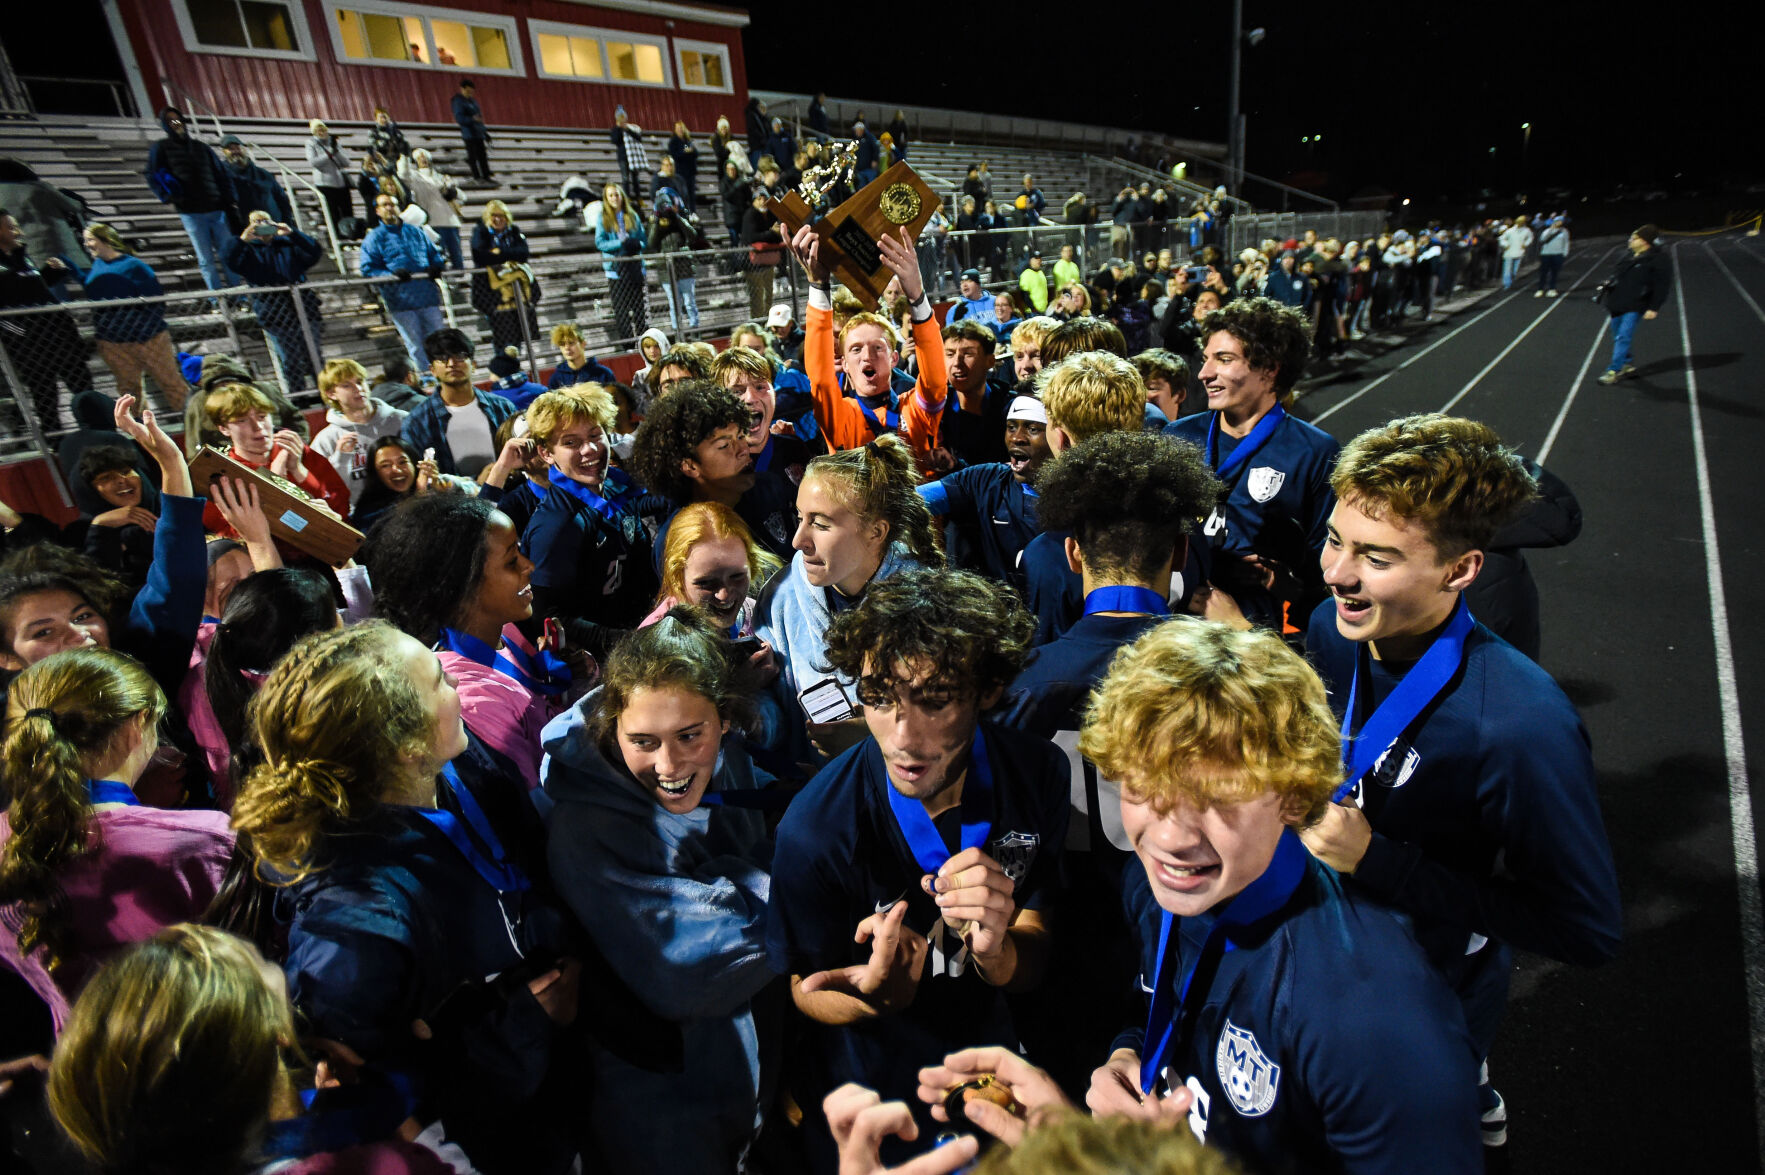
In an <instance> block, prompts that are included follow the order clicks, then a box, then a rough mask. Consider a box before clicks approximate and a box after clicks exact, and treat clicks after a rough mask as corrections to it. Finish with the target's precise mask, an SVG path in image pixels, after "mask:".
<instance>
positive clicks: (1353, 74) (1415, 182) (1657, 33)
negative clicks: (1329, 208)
mask: <svg viewBox="0 0 1765 1175" xmlns="http://www.w3.org/2000/svg"><path fill="white" fill-rule="evenodd" d="M861 7H862V6H861ZM1742 8H1744V6H1734V5H1728V6H1721V5H1715V4H1707V3H1702V2H1696V3H1681V4H1676V5H1673V6H1671V7H1670V8H1652V9H1651V16H1650V17H1649V19H1648V22H1647V23H1643V22H1641V21H1639V20H1638V19H1637V18H1635V17H1632V16H1626V15H1623V14H1622V13H1621V12H1620V11H1619V9H1618V7H1617V6H1613V5H1599V6H1589V5H1582V4H1560V3H1556V2H1554V0H1545V2H1544V3H1532V4H1523V5H1520V4H1517V5H1510V6H1505V7H1498V6H1496V5H1493V4H1491V5H1485V6H1482V7H1481V10H1480V12H1479V13H1478V15H1475V16H1473V15H1471V14H1472V13H1473V12H1476V11H1478V10H1474V9H1472V8H1470V7H1469V6H1460V7H1458V8H1455V9H1452V10H1445V9H1433V10H1432V11H1433V14H1432V15H1421V14H1419V13H1427V12H1429V11H1430V6H1425V5H1423V6H1418V5H1415V4H1413V3H1393V2H1390V0H1365V2H1357V0H1350V2H1349V3H1346V4H1325V3H1311V4H1289V3H1271V2H1269V0H1246V3H1245V13H1244V24H1245V28H1246V29H1250V28H1255V27H1258V26H1261V27H1264V28H1266V29H1267V33H1268V35H1267V38H1266V39H1265V40H1264V41H1263V42H1262V44H1261V45H1260V46H1258V47H1256V48H1254V49H1247V50H1246V52H1245V65H1244V108H1245V112H1246V113H1247V115H1248V120H1247V134H1246V145H1247V153H1246V159H1245V166H1246V167H1247V168H1248V169H1249V170H1250V171H1253V172H1260V173H1262V174H1264V175H1268V176H1271V177H1273V178H1276V179H1294V178H1298V179H1301V180H1302V181H1304V185H1303V186H1311V187H1318V188H1320V189H1321V190H1323V191H1325V192H1326V193H1327V194H1330V195H1332V196H1335V197H1336V198H1338V199H1342V198H1346V197H1350V196H1353V195H1355V194H1356V193H1357V192H1361V191H1364V190H1367V189H1372V188H1383V189H1386V190H1389V191H1391V192H1393V193H1396V194H1398V195H1400V196H1403V195H1414V196H1416V197H1417V198H1418V199H1419V200H1440V199H1443V198H1450V199H1462V198H1465V197H1467V196H1470V195H1473V194H1474V193H1476V192H1477V191H1478V190H1479V189H1484V188H1488V189H1491V190H1494V191H1498V192H1503V191H1505V192H1516V191H1520V190H1533V191H1542V190H1543V189H1545V188H1551V187H1562V188H1571V189H1574V190H1575V191H1576V192H1578V193H1579V192H1593V193H1595V194H1602V193H1605V192H1608V191H1610V190H1612V189H1613V188H1614V187H1616V186H1618V185H1627V186H1632V187H1638V186H1640V187H1645V188H1659V189H1666V190H1668V191H1671V192H1676V193H1677V192H1683V191H1699V190H1701V191H1705V192H1708V191H1711V190H1712V189H1718V190H1719V189H1729V190H1732V191H1733V192H1734V194H1735V195H1734V198H1735V199H1736V200H1737V201H1739V202H1740V203H1746V202H1747V201H1749V200H1750V201H1751V203H1752V205H1755V206H1757V205H1765V193H1751V194H1748V193H1744V192H1743V191H1742V189H1744V188H1745V187H1746V186H1747V185H1748V184H1750V183H1753V182H1755V181H1758V180H1761V179H1765V116H1761V115H1760V113H1759V109H1760V105H1759V99H1758V94H1757V88H1756V83H1757V82H1758V80H1759V78H1760V76H1761V74H1762V73H1765V55H1762V53H1761V50H1762V49H1765V43H1762V42H1765V39H1762V37H1761V35H1760V32H1761V24H1760V21H1759V19H1758V16H1757V14H1756V13H1755V14H1754V15H1752V16H1742V15H1741V12H1742ZM963 9H964V13H965V15H964V16H963V17H962V18H961V19H959V20H956V19H947V18H945V17H943V16H940V15H939V13H940V11H942V10H941V9H940V8H939V7H938V6H936V5H928V6H909V7H906V8H902V9H898V10H896V11H900V12H903V13H905V12H910V11H911V12H918V13H920V14H921V15H922V16H923V17H924V18H925V19H926V20H927V21H928V22H929V23H930V24H931V25H932V26H933V28H934V31H931V32H928V33H924V34H918V35H911V34H910V35H909V36H908V37H907V38H906V41H905V44H906V46H907V47H908V48H907V51H905V52H899V53H897V52H894V51H891V50H890V49H889V47H888V46H889V42H890V39H891V37H892V36H893V35H894V34H893V33H892V31H891V30H890V28H889V22H888V21H887V20H885V19H884V18H883V16H882V13H883V11H885V9H884V8H883V7H878V8H876V9H875V10H874V11H875V13H876V19H875V20H874V21H873V22H872V27H874V29H875V30H876V37H875V40H874V43H875V45H876V48H875V49H874V50H871V51H869V52H868V53H866V52H864V51H863V50H860V51H858V52H854V51H853V50H852V48H851V47H850V46H849V45H847V44H844V43H842V44H841V47H840V48H839V49H838V50H835V51H834V52H832V53H830V52H829V48H830V45H831V43H832V42H831V40H830V38H829V33H830V31H832V30H834V29H836V28H839V29H840V30H841V37H842V38H844V37H845V36H846V35H847V33H848V32H849V31H850V29H851V28H852V27H854V26H848V25H846V24H845V22H844V21H830V20H828V19H823V18H820V17H817V16H815V15H813V14H814V13H815V12H816V6H814V5H796V4H792V5H784V4H773V3H766V4H755V5H753V6H751V7H750V9H749V12H750V15H751V17H752V20H753V23H752V25H751V26H750V27H749V28H748V29H747V30H746V32H745V45H746V57H747V65H748V80H749V84H750V85H752V86H754V87H756V88H759V89H777V90H796V91H808V92H812V91H814V90H817V89H821V90H826V91H827V92H828V93H830V94H835V95H838V96H842V97H851V98H859V99H866V100H876V101H879V102H886V101H914V102H917V103H919V104H922V105H930V106H950V107H957V108H963V109H970V110H978V111H992V112H998V113H1016V114H1020V115H1025V116H1035V117H1043V118H1065V119H1071V120H1073V121H1078V122H1091V123H1097V124H1102V125H1108V126H1116V127H1123V128H1129V129H1133V128H1141V129H1147V130H1153V131H1160V130H1162V131H1166V132H1168V133H1172V134H1175V135H1178V136H1182V137H1190V138H1199V139H1206V140H1209V141H1214V142H1224V141H1225V131H1226V111H1227V103H1228V92H1227V85H1228V79H1229V46H1230V37H1231V19H1232V11H1231V5H1230V4H1229V3H1219V4H1213V5H1198V4H1185V5H1176V4H1160V5H1146V4H1127V3H1120V2H1118V3H1114V4H1110V5H1107V6H1105V7H1104V8H1103V9H1087V8H1085V7H1084V6H1073V7H1071V8H1068V7H1067V6H1064V5H1062V6H1054V5H1044V4H1023V3H1015V4H1014V3H1004V4H997V5H976V6H973V7H970V6H966V5H965V6H963ZM1067 11H1107V12H1109V13H1111V14H1112V16H1111V18H1110V19H1109V20H1108V23H1107V25H1106V24H1104V23H1102V22H1099V21H1095V20H1093V21H1091V22H1089V24H1088V25H1087V26H1086V27H1085V28H1084V29H1083V31H1082V32H1080V33H1079V34H1078V36H1077V37H1075V38H1072V40H1071V41H1068V40H1067V39H1065V38H1067V37H1068V36H1069V31H1068V30H1067V29H1066V28H1065V27H1064V26H1065V21H1064V19H1063V17H1062V15H1061V14H1062V13H1064V12H1067ZM1449 11H1450V12H1451V13H1454V15H1448V14H1447V13H1448V12H1449ZM983 13H986V14H990V15H989V16H988V17H987V18H986V19H985V24H984V30H985V39H984V43H980V42H977V41H976V40H975V39H973V38H971V37H969V36H965V35H963V34H965V33H969V32H972V31H974V30H976V29H978V28H981V27H983V26H982V25H981V24H980V23H978V22H979V21H980V19H981V18H982V14H983ZM1030 13H1035V14H1036V15H1035V17H1034V18H1033V19H1028V18H1024V17H1025V15H1026V14H1030ZM1459 13H1462V14H1463V15H1457V14H1459ZM1114 14H1121V15H1114ZM971 18H973V19H971ZM1737 20H1738V21H1739V22H1740V23H1738V24H1737V23H1736V22H1737ZM863 23H864V22H863V20H862V19H860V20H859V21H858V25H859V26H861V25H862V24H863ZM1074 42H1076V43H1077V44H1082V45H1086V46H1089V47H1088V48H1086V49H1083V50H1074V49H1071V48H1069V47H1067V46H1068V45H1069V44H1071V43H1074ZM1111 45H1129V46H1132V47H1131V48H1126V49H1111V48H1109V46H1111ZM1153 46H1156V47H1157V48H1151V47H1153ZM861 56H868V57H869V58H870V59H871V60H872V61H874V62H875V63H876V64H874V65H868V66H860V65H856V64H853V62H854V60H855V59H857V58H859V57H861ZM1073 58H1076V60H1073ZM818 59H819V60H820V61H823V62H825V64H820V65H818V64H816V63H817V61H818ZM1743 83H1752V84H1747V85H1746V86H1745V90H1746V92H1745V93H1743ZM1526 122H1530V123H1531V124H1532V131H1531V137H1530V142H1526V141H1525V139H1526V136H1525V133H1524V132H1523V131H1522V130H1521V124H1522V123H1526ZM1317 135H1321V136H1322V140H1321V142H1318V143H1312V144H1305V143H1302V142H1301V139H1302V138H1304V137H1309V136H1317ZM1491 147H1493V148H1495V152H1494V154H1491V153H1490V148H1491ZM1737 206H1738V205H1737Z"/></svg>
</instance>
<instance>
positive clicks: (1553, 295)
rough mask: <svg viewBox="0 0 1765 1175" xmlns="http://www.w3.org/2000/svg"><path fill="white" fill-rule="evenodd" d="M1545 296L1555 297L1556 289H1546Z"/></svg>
mask: <svg viewBox="0 0 1765 1175" xmlns="http://www.w3.org/2000/svg"><path fill="white" fill-rule="evenodd" d="M1544 296H1545V297H1547V298H1554V297H1556V296H1557V292H1556V291H1555V290H1546V291H1545V292H1544Z"/></svg>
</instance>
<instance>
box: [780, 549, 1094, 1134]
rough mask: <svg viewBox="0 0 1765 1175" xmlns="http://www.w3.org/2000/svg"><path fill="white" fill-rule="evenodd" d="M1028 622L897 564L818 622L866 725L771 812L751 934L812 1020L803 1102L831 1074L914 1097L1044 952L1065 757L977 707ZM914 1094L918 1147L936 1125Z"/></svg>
mask: <svg viewBox="0 0 1765 1175" xmlns="http://www.w3.org/2000/svg"><path fill="white" fill-rule="evenodd" d="M1030 627H1031V622H1030V619H1029V617H1028V616H1027V615H1025V614H1024V612H1023V610H1022V609H1021V608H1019V607H1018V606H1017V605H1016V604H1015V602H1014V601H1013V600H1012V598H1011V596H1010V594H1009V593H1008V592H1007V591H1006V589H1004V588H1003V587H1002V586H1000V585H998V584H994V583H991V582H989V581H987V580H984V579H981V578H980V577H979V576H976V575H973V574H971V573H968V572H961V571H905V572H901V573H900V574H898V575H895V576H891V577H890V578H889V579H886V580H884V581H882V582H880V583H875V584H872V585H871V586H870V589H869V590H868V591H866V592H865V594H864V598H863V600H862V601H861V602H860V603H859V604H858V606H857V607H856V608H854V609H852V610H850V611H847V612H842V613H841V614H839V615H838V616H836V617H835V618H834V620H833V623H832V625H831V626H830V627H829V629H828V632H827V659H828V661H829V662H830V663H831V664H832V665H833V667H834V668H835V669H836V670H837V671H839V672H840V673H842V674H846V675H849V676H851V677H854V678H856V679H857V681H858V696H859V701H860V703H861V704H862V706H863V709H864V720H865V722H866V723H867V724H868V726H869V729H870V733H871V737H870V738H867V739H865V740H864V742H862V743H860V744H859V745H857V746H855V747H853V748H852V749H850V750H848V751H846V752H845V753H844V754H842V755H840V756H838V757H837V758H835V759H834V760H833V761H832V762H830V763H829V764H828V765H827V766H826V767H825V768H823V769H822V771H821V772H820V773H819V774H818V775H816V777H815V778H814V779H813V780H812V781H810V783H809V786H808V787H807V788H805V789H804V790H803V791H802V792H801V793H799V794H798V795H797V797H796V798H795V799H794V800H793V801H792V802H791V806H790V809H789V811H787V812H786V813H785V817H784V821H783V822H782V823H781V824H780V825H779V829H778V848H777V851H776V853H775V856H774V867H773V873H772V895H771V903H770V907H769V909H768V925H767V935H766V943H767V950H768V953H769V954H770V956H771V958H772V961H773V965H774V966H775V967H776V968H778V969H779V970H780V971H781V972H783V973H784V974H787V975H790V976H791V994H792V997H793V1000H794V1002H795V1004H796V1007H797V1008H798V1010H799V1011H801V1012H802V1013H803V1014H804V1015H805V1016H806V1017H808V1018H809V1019H810V1020H811V1021H813V1022H814V1023H815V1025H816V1030H815V1032H814V1034H813V1045H812V1049H811V1051H812V1053H813V1058H812V1065H811V1066H810V1068H811V1069H812V1070H813V1071H812V1072H805V1073H804V1074H803V1081H802V1086H801V1087H800V1088H799V1089H798V1090H797V1091H796V1092H797V1094H798V1101H799V1104H801V1105H804V1106H811V1105H816V1104H818V1103H819V1101H820V1098H821V1097H822V1096H823V1095H825V1094H826V1093H827V1092H828V1091H829V1090H831V1089H833V1088H834V1087H835V1086H838V1085H840V1084H842V1083H843V1082H847V1081H857V1082H860V1083H862V1084H864V1085H867V1086H870V1087H872V1088H874V1089H876V1090H878V1091H879V1092H881V1093H882V1095H883V1096H884V1097H888V1098H897V1097H898V1098H907V1097H911V1096H912V1095H913V1093H914V1091H915V1090H916V1089H917V1088H918V1070H919V1068H920V1067H921V1066H923V1065H926V1064H930V1063H933V1062H935V1061H937V1060H938V1059H939V1058H941V1057H942V1056H943V1055H944V1054H945V1053H947V1052H949V1051H951V1050H953V1049H957V1048H962V1047H965V1046H968V1045H977V1044H999V1043H1003V1044H1006V1045H1010V1044H1012V1043H1013V1041H1014V1039H1015V1034H1014V1032H1013V1030H1012V1025H1011V1021H1010V1016H1009V1015H1008V1012H1007V1007H1006V1004H1005V1000H1004V997H1003V989H1004V988H1005V987H1007V986H1010V987H1012V988H1024V987H1028V986H1031V985H1033V984H1034V983H1035V982H1036V981H1037V980H1038V979H1039V978H1040V976H1041V974H1042V971H1043V968H1044V966H1045V965H1046V962H1047V957H1048V951H1049V927H1048V924H1047V922H1046V921H1045V920H1044V911H1045V910H1046V909H1048V907H1049V906H1050V905H1051V904H1052V903H1053V902H1054V901H1056V900H1057V898H1058V885H1059V882H1058V878H1059V874H1060V853H1061V846H1062V844H1063V843H1064V841H1065V838H1066V813H1067V770H1066V761H1065V757H1064V756H1063V755H1062V754H1061V753H1060V751H1058V750H1057V749H1056V748H1055V747H1054V746H1053V745H1052V744H1051V743H1049V742H1047V741H1046V740H1044V739H1040V738H1036V737H1034V736H1032V735H1025V734H1021V733H1018V732H1015V731H1009V730H1005V729H1003V728H1001V727H998V726H995V725H993V724H991V723H988V722H982V721H981V720H980V715H981V713H982V711H983V710H985V709H986V708H987V707H989V706H990V705H992V704H993V703H994V702H995V701H996V700H997V698H998V696H999V693H1000V691H1001V690H1002V689H1003V688H1004V687H1005V685H1006V684H1007V683H1009V682H1010V680H1011V679H1012V678H1013V677H1015V676H1016V674H1017V672H1018V670H1019V669H1020V668H1021V667H1022V665H1023V661H1024V657H1025V654H1026V651H1027V649H1028V644H1029V633H1030ZM919 1111H920V1113H921V1114H922V1121H921V1133H920V1140H919V1146H920V1147H922V1148H923V1147H925V1146H929V1145H930V1143H931V1141H932V1139H933V1137H934V1136H935V1135H936V1133H937V1131H936V1130H935V1129H933V1123H932V1120H931V1118H930V1116H929V1114H925V1113H924V1107H919ZM817 1137H819V1136H817ZM821 1145H822V1147H823V1149H825V1139H821Z"/></svg>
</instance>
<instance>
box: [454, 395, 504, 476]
mask: <svg viewBox="0 0 1765 1175" xmlns="http://www.w3.org/2000/svg"><path fill="white" fill-rule="evenodd" d="M447 410H448V413H449V415H448V418H447V447H448V448H449V449H450V450H452V451H453V455H454V469H455V470H457V471H458V472H459V473H460V474H461V475H463V476H465V477H477V476H478V471H479V470H480V469H483V468H484V467H485V466H486V465H489V464H490V463H491V462H492V461H494V460H495V459H496V438H495V437H494V436H493V435H492V434H491V430H490V420H489V418H488V417H486V416H485V415H484V409H483V408H481V407H479V405H478V401H477V399H476V398H474V399H473V400H472V402H471V403H470V404H461V405H457V406H456V405H453V404H449V405H448V406H447Z"/></svg>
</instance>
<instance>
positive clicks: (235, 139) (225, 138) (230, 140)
mask: <svg viewBox="0 0 1765 1175" xmlns="http://www.w3.org/2000/svg"><path fill="white" fill-rule="evenodd" d="M221 146H223V147H235V146H237V147H243V146H245V140H244V139H241V138H240V137H239V136H238V135H234V134H227V135H222V136H221Z"/></svg>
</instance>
